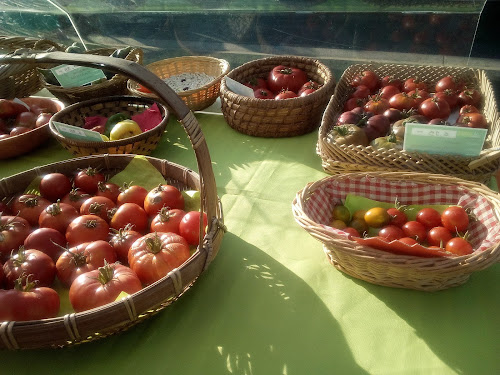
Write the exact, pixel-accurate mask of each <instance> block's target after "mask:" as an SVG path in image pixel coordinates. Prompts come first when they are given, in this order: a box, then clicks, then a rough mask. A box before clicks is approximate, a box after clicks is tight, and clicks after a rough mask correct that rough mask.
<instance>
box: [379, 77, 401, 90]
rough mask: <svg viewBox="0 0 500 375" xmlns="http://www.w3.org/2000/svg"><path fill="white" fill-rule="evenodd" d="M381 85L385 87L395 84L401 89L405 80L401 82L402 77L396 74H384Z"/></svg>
mask: <svg viewBox="0 0 500 375" xmlns="http://www.w3.org/2000/svg"><path fill="white" fill-rule="evenodd" d="M380 85H381V86H382V87H385V86H394V87H396V88H397V89H398V90H401V88H402V87H403V82H401V80H400V79H398V78H396V77H394V76H384V77H382V79H381V80H380Z"/></svg>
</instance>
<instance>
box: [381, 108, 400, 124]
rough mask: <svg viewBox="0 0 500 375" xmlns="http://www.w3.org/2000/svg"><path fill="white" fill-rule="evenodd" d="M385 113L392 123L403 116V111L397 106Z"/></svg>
mask: <svg viewBox="0 0 500 375" xmlns="http://www.w3.org/2000/svg"><path fill="white" fill-rule="evenodd" d="M383 114H384V116H385V117H387V118H388V119H389V121H390V123H391V124H393V123H395V122H396V121H398V120H401V119H402V118H403V114H402V112H401V111H400V110H399V109H396V108H389V109H387V110H386V111H385V112H384V113H383Z"/></svg>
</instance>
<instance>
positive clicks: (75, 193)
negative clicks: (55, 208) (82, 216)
mask: <svg viewBox="0 0 500 375" xmlns="http://www.w3.org/2000/svg"><path fill="white" fill-rule="evenodd" d="M90 197H91V195H90V194H87V193H85V192H83V191H81V190H80V189H71V191H70V192H69V193H68V194H66V195H65V196H64V197H63V198H62V199H61V203H66V204H70V205H72V206H73V207H75V208H76V210H77V211H78V212H80V207H81V206H82V204H83V202H85V201H86V200H87V199H88V198H90Z"/></svg>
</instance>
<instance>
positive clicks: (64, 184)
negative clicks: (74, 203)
mask: <svg viewBox="0 0 500 375" xmlns="http://www.w3.org/2000/svg"><path fill="white" fill-rule="evenodd" d="M39 189H40V194H42V197H44V198H46V199H48V200H49V201H51V202H55V201H57V200H58V199H62V198H63V197H64V196H65V195H66V194H68V193H69V192H70V191H71V181H70V179H69V178H68V177H67V176H65V175H64V174H62V173H56V172H54V173H48V174H46V175H45V176H43V177H42V179H41V180H40V186H39Z"/></svg>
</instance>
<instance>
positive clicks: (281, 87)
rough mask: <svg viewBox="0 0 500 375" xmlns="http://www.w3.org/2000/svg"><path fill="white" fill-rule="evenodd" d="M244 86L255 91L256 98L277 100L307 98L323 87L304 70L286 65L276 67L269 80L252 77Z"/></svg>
mask: <svg viewBox="0 0 500 375" xmlns="http://www.w3.org/2000/svg"><path fill="white" fill-rule="evenodd" d="M243 84H244V85H245V86H247V87H250V88H251V89H252V90H254V96H255V97H256V98H258V99H275V100H281V99H290V98H297V97H301V96H306V95H309V94H311V93H313V92H314V91H316V90H317V89H319V88H320V87H321V85H320V84H319V83H317V82H315V81H312V80H310V79H309V78H308V77H307V74H306V72H304V71H303V70H302V69H300V68H294V67H290V66H285V65H278V66H275V67H274V68H273V69H272V70H271V71H270V72H269V74H268V76H267V78H260V77H252V78H251V79H249V80H248V81H246V82H243Z"/></svg>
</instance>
